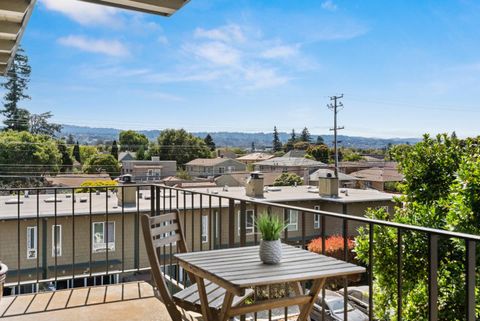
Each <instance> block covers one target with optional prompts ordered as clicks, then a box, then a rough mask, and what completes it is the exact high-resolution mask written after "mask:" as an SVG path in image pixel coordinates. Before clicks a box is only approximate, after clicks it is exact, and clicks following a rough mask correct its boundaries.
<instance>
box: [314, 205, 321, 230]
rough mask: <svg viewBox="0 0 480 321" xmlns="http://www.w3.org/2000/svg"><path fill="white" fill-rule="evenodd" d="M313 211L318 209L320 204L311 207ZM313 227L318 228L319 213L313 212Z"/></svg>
mask: <svg viewBox="0 0 480 321" xmlns="http://www.w3.org/2000/svg"><path fill="white" fill-rule="evenodd" d="M313 209H314V210H315V211H320V205H315V206H314V207H313ZM313 228H314V229H315V230H318V229H319V228H320V214H313Z"/></svg>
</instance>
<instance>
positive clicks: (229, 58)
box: [190, 41, 240, 66]
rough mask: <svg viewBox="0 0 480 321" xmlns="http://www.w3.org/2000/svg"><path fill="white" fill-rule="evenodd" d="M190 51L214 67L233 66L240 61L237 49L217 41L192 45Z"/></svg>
mask: <svg viewBox="0 0 480 321" xmlns="http://www.w3.org/2000/svg"><path fill="white" fill-rule="evenodd" d="M190 51H191V52H192V53H193V54H195V55H196V56H197V57H199V58H200V59H203V60H206V61H208V62H210V63H213V64H216V65H230V66H233V65H236V64H238V63H239V61H240V52H239V51H238V50H237V49H235V48H234V47H232V46H229V45H227V44H225V43H222V42H219V41H209V42H206V43H201V44H198V45H194V46H193V47H192V48H190Z"/></svg>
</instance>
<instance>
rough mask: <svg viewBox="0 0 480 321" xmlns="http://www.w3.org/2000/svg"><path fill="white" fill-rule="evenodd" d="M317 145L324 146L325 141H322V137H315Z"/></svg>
mask: <svg viewBox="0 0 480 321" xmlns="http://www.w3.org/2000/svg"><path fill="white" fill-rule="evenodd" d="M316 144H317V145H323V144H325V140H324V139H323V137H322V136H317V142H316Z"/></svg>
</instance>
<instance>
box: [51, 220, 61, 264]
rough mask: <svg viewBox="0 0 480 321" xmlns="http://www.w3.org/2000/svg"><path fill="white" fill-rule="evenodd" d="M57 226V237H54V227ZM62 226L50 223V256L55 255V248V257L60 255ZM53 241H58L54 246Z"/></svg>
mask: <svg viewBox="0 0 480 321" xmlns="http://www.w3.org/2000/svg"><path fill="white" fill-rule="evenodd" d="M56 226H58V228H59V233H58V234H59V236H58V239H57V240H56V239H55V227H56ZM62 234H63V233H62V226H61V225H58V224H57V225H52V257H55V250H57V255H56V256H57V257H59V256H62ZM55 241H58V245H59V246H57V247H55Z"/></svg>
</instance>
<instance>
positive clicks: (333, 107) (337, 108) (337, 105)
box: [327, 94, 345, 178]
mask: <svg viewBox="0 0 480 321" xmlns="http://www.w3.org/2000/svg"><path fill="white" fill-rule="evenodd" d="M342 98H343V94H341V95H340V96H332V97H330V100H331V101H333V103H330V104H328V105H327V107H328V109H330V110H333V128H331V129H330V130H331V131H332V130H333V147H334V151H335V178H338V146H337V145H338V142H337V131H339V130H342V129H344V128H345V127H343V126H342V127H338V126H337V114H338V112H339V111H340V110H342V109H343V104H342V103H341V102H339V101H338V100H340V99H342Z"/></svg>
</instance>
